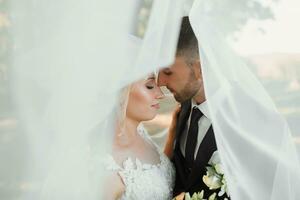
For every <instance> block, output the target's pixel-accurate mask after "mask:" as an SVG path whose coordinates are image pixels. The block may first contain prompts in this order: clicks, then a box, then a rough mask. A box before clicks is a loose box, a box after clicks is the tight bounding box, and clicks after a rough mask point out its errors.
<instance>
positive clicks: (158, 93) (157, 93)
mask: <svg viewBox="0 0 300 200" xmlns="http://www.w3.org/2000/svg"><path fill="white" fill-rule="evenodd" d="M164 97H165V95H164V93H163V92H162V91H161V89H160V87H157V89H156V94H155V98H156V99H163V98H164Z"/></svg>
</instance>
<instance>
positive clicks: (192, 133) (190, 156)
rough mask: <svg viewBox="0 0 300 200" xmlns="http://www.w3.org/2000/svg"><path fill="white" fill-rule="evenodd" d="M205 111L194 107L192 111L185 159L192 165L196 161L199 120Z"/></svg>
mask: <svg viewBox="0 0 300 200" xmlns="http://www.w3.org/2000/svg"><path fill="white" fill-rule="evenodd" d="M202 115H203V113H202V112H201V111H200V110H199V109H198V108H197V107H194V108H193V111H192V116H191V121H190V126H189V131H188V136H187V140H186V145H185V160H186V164H187V165H188V166H189V167H191V166H192V165H193V163H194V153H195V148H196V144H197V138H198V121H199V119H200V118H201V117H202Z"/></svg>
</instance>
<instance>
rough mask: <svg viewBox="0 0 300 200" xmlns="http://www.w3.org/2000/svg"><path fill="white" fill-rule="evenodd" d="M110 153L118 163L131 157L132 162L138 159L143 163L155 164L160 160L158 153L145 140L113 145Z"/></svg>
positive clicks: (120, 163)
mask: <svg viewBox="0 0 300 200" xmlns="http://www.w3.org/2000/svg"><path fill="white" fill-rule="evenodd" d="M112 155H113V157H114V159H115V160H116V162H117V163H118V164H119V165H122V163H123V162H124V161H126V160H128V159H132V161H133V162H135V161H136V160H139V161H140V162H142V163H143V164H150V165H157V164H159V163H160V162H161V160H160V154H159V153H158V152H157V150H156V149H155V148H154V147H153V146H152V145H150V144H149V143H147V142H146V141H145V143H132V145H126V146H118V147H114V148H113V152H112Z"/></svg>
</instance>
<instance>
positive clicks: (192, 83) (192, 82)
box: [170, 73, 201, 103]
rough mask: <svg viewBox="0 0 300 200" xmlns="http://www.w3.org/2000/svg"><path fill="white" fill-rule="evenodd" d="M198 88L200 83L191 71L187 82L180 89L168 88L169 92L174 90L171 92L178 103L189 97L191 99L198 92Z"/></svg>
mask: <svg viewBox="0 0 300 200" xmlns="http://www.w3.org/2000/svg"><path fill="white" fill-rule="evenodd" d="M200 88H201V85H199V82H198V81H197V80H196V78H195V76H194V74H192V73H191V75H190V77H189V80H188V82H187V84H186V85H185V86H184V88H183V89H182V90H181V91H179V92H175V91H174V90H172V89H170V90H171V92H175V94H174V93H173V94H174V98H175V100H176V101H177V102H179V103H183V102H185V101H187V100H189V99H192V98H193V97H194V96H195V95H196V94H197V93H198V91H199V89H200Z"/></svg>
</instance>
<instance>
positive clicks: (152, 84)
mask: <svg viewBox="0 0 300 200" xmlns="http://www.w3.org/2000/svg"><path fill="white" fill-rule="evenodd" d="M155 86H156V83H155V78H154V77H150V78H148V80H147V82H146V88H147V89H149V90H152V89H153V88H154V87H155Z"/></svg>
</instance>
